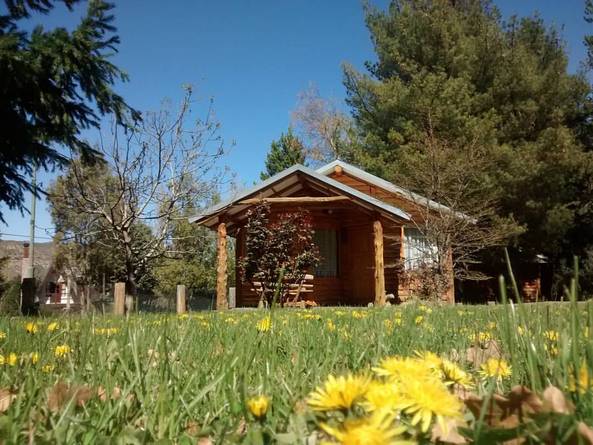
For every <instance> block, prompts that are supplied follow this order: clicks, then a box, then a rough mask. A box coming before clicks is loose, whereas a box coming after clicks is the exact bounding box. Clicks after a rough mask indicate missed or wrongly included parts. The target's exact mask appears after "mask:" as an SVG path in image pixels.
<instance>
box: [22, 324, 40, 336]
mask: <svg viewBox="0 0 593 445" xmlns="http://www.w3.org/2000/svg"><path fill="white" fill-rule="evenodd" d="M38 330H39V326H38V325H37V323H31V322H29V323H27V324H26V325H25V331H27V332H28V333H29V334H35V333H36V332H37V331H38Z"/></svg>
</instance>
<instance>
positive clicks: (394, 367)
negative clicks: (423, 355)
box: [372, 356, 435, 382]
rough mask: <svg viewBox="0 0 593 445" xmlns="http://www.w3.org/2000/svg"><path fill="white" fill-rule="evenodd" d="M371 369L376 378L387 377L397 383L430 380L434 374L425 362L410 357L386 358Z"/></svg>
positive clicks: (432, 369)
mask: <svg viewBox="0 0 593 445" xmlns="http://www.w3.org/2000/svg"><path fill="white" fill-rule="evenodd" d="M372 369H373V371H374V372H375V374H377V375H378V376H380V377H387V378H390V379H392V380H394V381H398V382H401V381H405V380H409V379H426V378H431V377H434V374H435V370H434V368H432V367H430V366H428V364H427V363H426V362H425V361H423V360H418V359H413V358H410V357H397V356H395V357H387V358H384V359H383V360H381V361H380V362H379V365H378V366H376V367H374V368H372Z"/></svg>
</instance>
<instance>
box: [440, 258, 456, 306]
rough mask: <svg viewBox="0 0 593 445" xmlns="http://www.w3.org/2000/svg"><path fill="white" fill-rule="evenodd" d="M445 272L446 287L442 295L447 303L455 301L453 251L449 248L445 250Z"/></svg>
mask: <svg viewBox="0 0 593 445" xmlns="http://www.w3.org/2000/svg"><path fill="white" fill-rule="evenodd" d="M445 273H446V274H447V289H446V290H445V294H444V295H443V300H445V301H446V302H447V303H455V275H454V273H453V253H452V252H451V249H449V250H448V251H447V263H446V266H445Z"/></svg>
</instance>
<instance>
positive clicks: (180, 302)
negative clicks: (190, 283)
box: [177, 284, 187, 314]
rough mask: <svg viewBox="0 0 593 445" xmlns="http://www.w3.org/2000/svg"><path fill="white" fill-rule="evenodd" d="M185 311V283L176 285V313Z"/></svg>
mask: <svg viewBox="0 0 593 445" xmlns="http://www.w3.org/2000/svg"><path fill="white" fill-rule="evenodd" d="M186 312H187V305H186V301H185V284H178V285H177V313H178V314H185V313H186Z"/></svg>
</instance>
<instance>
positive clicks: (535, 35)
mask: <svg viewBox="0 0 593 445" xmlns="http://www.w3.org/2000/svg"><path fill="white" fill-rule="evenodd" d="M366 21H367V25H368V28H369V30H370V33H371V37H372V40H373V43H374V46H375V51H376V53H377V62H376V63H368V64H367V68H368V72H367V73H360V72H357V71H356V70H355V69H353V68H352V67H348V66H347V67H346V68H345V85H346V88H347V93H348V103H349V104H350V106H351V107H352V113H353V117H354V120H355V124H356V127H357V130H358V133H359V138H358V140H359V141H360V142H359V146H358V147H357V150H356V160H357V162H358V163H359V164H361V165H363V166H364V167H366V168H367V169H369V170H371V171H373V172H374V173H377V174H379V175H381V176H384V177H386V178H387V179H394V178H398V177H401V176H404V175H408V176H410V175H414V174H415V172H414V171H408V170H406V168H407V166H409V165H413V163H410V162H401V160H402V156H403V155H404V154H405V155H406V156H408V157H409V155H410V153H411V152H413V151H414V150H416V149H417V147H418V145H419V142H421V141H422V140H423V138H424V137H425V135H426V134H427V132H428V131H429V129H430V131H432V132H433V134H434V136H435V137H436V138H437V139H439V140H445V141H447V143H449V144H452V145H453V146H458V147H460V149H462V147H467V146H471V145H472V144H475V143H476V141H477V142H479V145H480V146H482V147H485V148H487V149H488V150H489V156H490V157H491V158H492V159H493V160H494V162H492V163H490V165H489V166H488V167H487V168H484V169H483V170H481V171H475V175H476V176H478V177H479V181H478V183H479V182H480V181H484V182H486V183H493V185H495V186H494V187H488V189H489V193H493V194H494V198H497V199H499V200H500V204H501V209H500V214H501V216H509V215H512V216H514V218H515V219H516V220H517V222H518V223H519V224H520V225H521V226H523V227H524V229H525V230H524V233H523V234H522V235H521V236H520V237H519V238H518V241H517V244H516V247H517V252H521V253H522V254H523V255H524V257H525V258H528V259H529V258H533V255H535V254H536V253H543V254H545V255H547V256H548V257H549V258H550V259H551V261H552V263H553V264H554V265H556V266H557V268H556V270H560V268H559V266H560V265H561V263H562V262H563V261H564V260H565V259H567V258H569V257H570V256H571V255H572V254H573V253H576V254H580V255H583V256H586V253H587V251H588V249H591V247H593V229H592V227H591V224H590V221H591V220H592V218H593V207H592V206H591V205H590V203H591V198H590V196H591V189H592V186H591V184H592V183H593V158H592V154H591V151H590V150H591V147H590V142H589V140H590V139H589V138H588V136H587V135H588V134H589V133H590V131H588V126H589V125H590V122H591V112H590V110H591V93H592V89H591V85H590V84H589V82H588V81H587V79H586V78H585V76H584V75H583V74H569V73H568V72H567V55H566V51H565V45H564V42H563V40H562V38H561V36H559V35H558V32H557V31H556V30H555V29H554V28H551V27H548V26H547V25H546V24H545V23H544V22H543V21H542V19H541V18H539V17H537V16H534V17H525V18H517V17H512V18H511V19H510V20H508V21H506V22H503V20H502V18H501V15H500V13H499V11H498V10H497V8H496V7H495V6H493V5H492V3H491V2H489V1H487V0H466V1H460V2H458V1H455V2H453V1H449V0H394V1H392V2H391V5H390V7H389V9H388V10H387V11H379V10H377V9H372V8H369V9H367V14H366ZM416 191H418V192H422V190H416ZM492 197H493V196H488V197H486V198H488V199H491V198H492Z"/></svg>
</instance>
